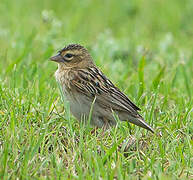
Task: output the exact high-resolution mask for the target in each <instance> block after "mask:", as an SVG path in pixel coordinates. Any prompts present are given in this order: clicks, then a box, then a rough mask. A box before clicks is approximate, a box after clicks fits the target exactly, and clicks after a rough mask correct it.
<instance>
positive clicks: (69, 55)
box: [64, 53, 73, 58]
mask: <svg viewBox="0 0 193 180" xmlns="http://www.w3.org/2000/svg"><path fill="white" fill-rule="evenodd" d="M72 56H73V55H72V54H69V53H68V54H66V55H65V56H64V57H66V58H71V57H72Z"/></svg>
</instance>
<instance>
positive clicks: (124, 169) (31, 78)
mask: <svg viewBox="0 0 193 180" xmlns="http://www.w3.org/2000/svg"><path fill="white" fill-rule="evenodd" d="M0 12H1V16H0V22H1V23H0V46H1V48H0V58H1V61H0V72H1V74H0V178H1V179H16V178H19V179H54V178H57V179H99V178H101V179H114V178H117V179H191V178H193V150H192V149H193V148H192V145H193V113H192V111H193V99H192V89H193V53H192V52H193V51H192V47H193V41H192V40H191V39H192V37H193V31H192V29H193V21H191V17H192V15H193V13H192V12H193V2H192V1H191V0H185V1H180V0H177V1H176V0H171V1H166V0H163V1H153V0H150V1H142V0H130V1H115V0H114V1H101V0H97V1H89V0H83V1H75V0H72V1H71V0H66V1H45V0H42V1H38V0H34V1H25V0H18V1H17V2H16V1H10V0H1V2H0ZM72 42H74V43H80V44H82V45H84V46H86V47H87V48H88V49H89V51H90V52H91V54H92V56H93V58H94V59H95V62H96V64H97V65H98V66H99V67H100V68H101V69H102V70H103V71H104V73H105V74H106V75H107V76H108V77H109V78H110V79H111V80H113V82H114V83H115V84H116V85H117V86H119V87H120V89H121V90H123V91H124V92H125V93H126V94H127V95H128V97H130V98H131V99H132V100H133V101H134V102H135V103H136V104H137V105H138V106H140V107H141V109H142V111H141V114H142V115H143V117H144V118H145V119H146V121H147V122H148V123H149V124H151V125H152V126H153V127H154V128H155V129H156V133H157V134H159V133H160V132H161V134H162V137H160V136H158V135H152V134H151V133H149V132H147V131H146V130H143V129H141V128H138V127H136V126H133V125H129V126H128V125H127V124H125V123H119V124H118V126H117V127H114V128H112V129H111V131H108V132H105V133H103V132H102V131H101V130H98V131H97V132H96V133H95V134H91V128H90V127H89V126H88V127H87V126H86V127H85V126H84V125H83V124H79V123H77V121H76V120H75V119H74V118H73V117H72V116H71V114H70V111H69V107H68V104H67V102H65V101H63V99H62V97H61V96H60V91H59V88H58V86H57V83H56V82H55V79H54V76H53V74H54V72H55V70H56V68H57V67H56V65H55V64H54V63H52V62H49V61H48V58H49V57H50V56H51V55H53V54H54V53H56V51H57V50H59V49H60V48H62V47H63V46H64V45H67V44H69V43H72ZM131 135H132V137H134V138H136V143H135V144H134V145H132V146H131V148H129V149H127V150H125V148H126V147H125V146H126V142H127V141H128V140H130V139H132V137H131Z"/></svg>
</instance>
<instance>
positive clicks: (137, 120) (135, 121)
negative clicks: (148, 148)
mask: <svg viewBox="0 0 193 180" xmlns="http://www.w3.org/2000/svg"><path fill="white" fill-rule="evenodd" d="M129 122H131V123H133V124H135V125H137V126H139V127H142V128H144V129H147V130H149V131H151V132H152V133H154V129H153V128H152V127H151V126H150V125H148V124H147V123H146V122H145V121H144V119H143V118H142V117H141V116H139V117H137V118H133V119H129Z"/></svg>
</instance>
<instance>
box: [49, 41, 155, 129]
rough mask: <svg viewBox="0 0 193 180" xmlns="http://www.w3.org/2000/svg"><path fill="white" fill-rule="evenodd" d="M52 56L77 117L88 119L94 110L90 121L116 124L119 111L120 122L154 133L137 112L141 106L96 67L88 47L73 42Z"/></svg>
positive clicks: (98, 124) (57, 75)
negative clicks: (133, 101)
mask: <svg viewBox="0 0 193 180" xmlns="http://www.w3.org/2000/svg"><path fill="white" fill-rule="evenodd" d="M50 59H51V60H52V61H55V62H57V63H58V69H57V71H56V72H55V77H56V80H57V81H58V82H59V84H60V85H61V87H62V90H63V93H64V96H65V97H66V98H67V100H68V101H69V104H70V110H71V113H72V114H73V115H74V116H75V117H76V118H77V119H78V120H80V121H81V120H83V121H88V119H89V117H90V116H89V115H90V114H91V109H92V118H90V123H91V124H92V125H94V126H96V127H108V126H112V125H116V118H115V116H114V115H115V114H117V115H118V117H119V119H120V120H121V121H128V122H130V123H133V124H135V125H137V126H140V127H142V128H145V129H147V130H149V131H151V132H154V130H153V129H152V128H151V127H150V126H149V125H148V124H147V123H146V122H145V121H144V119H143V118H142V117H141V115H139V114H138V112H137V111H139V110H140V109H139V108H138V107H137V106H136V105H135V104H134V103H132V102H131V101H130V100H129V99H128V97H127V96H126V95H125V94H124V93H122V92H121V91H120V90H119V89H118V88H117V87H115V86H114V85H113V83H112V82H111V81H110V80H109V79H108V78H106V77H105V75H104V74H103V73H102V72H101V71H100V70H99V69H98V68H97V67H96V65H95V64H94V62H93V59H92V57H91V55H90V54H89V52H88V50H87V49H86V48H84V47H83V46H81V45H78V44H70V45H68V46H66V47H64V48H63V49H62V50H61V51H59V53H58V54H57V55H56V56H53V57H51V58H50ZM91 107H92V108H91Z"/></svg>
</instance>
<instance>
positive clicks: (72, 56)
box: [50, 44, 93, 68]
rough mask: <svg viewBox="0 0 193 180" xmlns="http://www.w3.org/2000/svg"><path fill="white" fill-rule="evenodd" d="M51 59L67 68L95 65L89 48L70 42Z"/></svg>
mask: <svg viewBox="0 0 193 180" xmlns="http://www.w3.org/2000/svg"><path fill="white" fill-rule="evenodd" d="M50 60H52V61H55V62H57V63H59V65H60V66H62V67H66V68H73V67H74V68H85V67H89V66H91V65H93V60H92V57H91V55H90V54H89V52H88V50H87V49H86V48H84V47H83V46H81V45H79V44H70V45H68V46H66V47H64V48H63V49H62V50H60V51H59V52H58V54H57V55H56V56H52V57H51V58H50Z"/></svg>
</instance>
